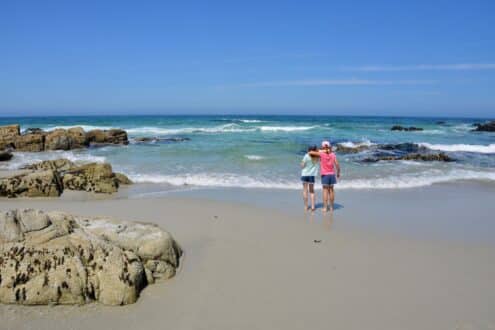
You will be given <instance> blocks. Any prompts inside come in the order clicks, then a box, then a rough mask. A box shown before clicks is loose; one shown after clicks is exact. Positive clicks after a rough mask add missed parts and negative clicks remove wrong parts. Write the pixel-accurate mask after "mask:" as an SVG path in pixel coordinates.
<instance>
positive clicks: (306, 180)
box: [301, 175, 315, 184]
mask: <svg viewBox="0 0 495 330" xmlns="http://www.w3.org/2000/svg"><path fill="white" fill-rule="evenodd" d="M301 181H302V182H303V183H311V184H313V183H315V177H314V176H313V175H311V176H302V177H301Z"/></svg>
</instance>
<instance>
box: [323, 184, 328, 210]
mask: <svg viewBox="0 0 495 330" xmlns="http://www.w3.org/2000/svg"><path fill="white" fill-rule="evenodd" d="M327 200H328V189H327V186H323V212H326V211H327Z"/></svg>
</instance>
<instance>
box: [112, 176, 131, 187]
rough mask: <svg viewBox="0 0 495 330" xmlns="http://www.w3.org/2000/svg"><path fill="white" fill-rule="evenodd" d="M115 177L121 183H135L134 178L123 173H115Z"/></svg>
mask: <svg viewBox="0 0 495 330" xmlns="http://www.w3.org/2000/svg"><path fill="white" fill-rule="evenodd" d="M115 178H116V179H117V181H118V183H119V185H130V184H133V182H132V180H131V179H129V178H128V177H127V176H126V175H124V174H122V173H115Z"/></svg>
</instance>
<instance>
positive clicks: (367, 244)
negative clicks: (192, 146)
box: [0, 190, 495, 330]
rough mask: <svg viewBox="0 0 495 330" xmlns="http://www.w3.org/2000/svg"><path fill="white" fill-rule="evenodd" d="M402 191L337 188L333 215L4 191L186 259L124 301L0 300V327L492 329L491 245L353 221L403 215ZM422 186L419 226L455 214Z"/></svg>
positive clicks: (494, 268)
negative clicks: (135, 226)
mask: <svg viewBox="0 0 495 330" xmlns="http://www.w3.org/2000/svg"><path fill="white" fill-rule="evenodd" d="M217 192H219V191H217ZM219 193H226V192H225V191H220V192H219ZM294 193H295V192H294ZM412 193H413V192H411V191H410V192H406V193H403V192H396V193H395V195H394V199H393V205H394V206H393V207H390V208H387V205H386V204H384V205H381V204H380V203H383V201H382V199H381V198H383V196H381V195H380V194H364V195H360V194H357V195H356V194H355V195H354V202H352V200H351V199H347V198H348V197H345V194H347V193H345V194H344V193H343V194H341V195H340V198H341V199H340V200H339V203H342V205H343V207H342V208H340V209H338V210H337V211H336V212H335V214H334V215H333V216H332V215H325V216H323V215H321V214H319V213H318V214H317V215H314V216H309V215H307V214H305V213H304V212H302V211H301V210H300V207H298V205H300V201H299V204H296V202H295V201H296V199H297V200H299V198H298V197H294V201H292V200H291V199H289V200H288V201H286V202H284V203H282V204H278V202H277V201H276V200H272V201H271V202H270V201H268V202H269V203H267V204H268V205H266V204H265V203H262V202H254V203H253V202H252V201H246V200H244V201H243V202H239V201H234V200H230V201H228V200H226V199H225V198H224V199H223V200H218V199H219V198H218V197H219V196H218V195H212V194H211V193H209V194H208V193H206V195H201V194H199V191H198V192H194V193H192V192H189V193H187V194H185V195H181V194H172V195H169V196H164V197H160V198H147V199H105V200H93V199H91V198H82V199H81V198H80V196H81V195H80V194H74V195H73V196H71V195H70V194H69V195H66V196H64V198H62V199H45V200H5V199H3V200H0V209H8V208H15V207H33V208H42V209H46V210H65V211H70V212H72V213H77V214H84V215H110V216H115V217H118V218H121V219H126V220H144V221H150V222H155V223H158V224H159V225H160V226H162V227H163V228H165V229H166V230H168V231H170V232H171V233H172V234H173V235H174V237H175V238H176V239H177V240H178V241H179V242H180V244H181V246H182V247H183V248H184V251H185V256H184V259H183V261H182V266H181V270H180V272H179V273H178V274H177V276H176V277H175V278H174V279H172V280H170V281H167V282H166V283H159V284H155V285H152V286H150V287H148V288H146V289H145V290H144V292H143V294H142V296H141V297H140V299H139V300H138V302H137V303H136V304H134V305H129V306H123V307H108V306H101V305H98V304H91V305H86V306H81V307H78V306H55V307H48V306H36V307H25V306H5V305H2V306H0V320H1V324H0V329H54V328H57V329H109V328H111V329H137V328H139V329H163V328H170V329H360V330H361V329H381V330H382V329H435V330H438V329H495V315H494V314H493V310H494V308H495V290H494V289H493V278H494V276H495V263H493V260H495V244H491V243H490V242H489V241H485V240H480V241H476V240H475V239H474V240H463V239H456V237H455V236H454V237H452V239H445V238H442V239H439V238H437V237H435V236H427V235H426V236H422V235H406V234H404V233H405V232H407V230H404V231H396V230H379V228H380V227H375V226H371V227H370V226H355V224H356V223H357V224H359V223H360V221H364V220H361V219H359V218H354V217H359V216H360V215H361V214H363V215H366V214H370V218H368V219H367V220H366V221H365V222H370V223H371V222H372V221H371V220H372V219H373V217H374V216H375V215H374V214H375V212H377V210H378V207H379V206H380V209H382V210H386V211H382V218H386V221H385V220H383V221H385V222H383V224H386V223H387V222H389V223H396V222H399V223H400V222H401V221H402V222H405V221H406V220H408V218H407V217H406V218H404V217H403V216H402V214H404V212H406V211H408V207H409V206H407V205H409V204H408V202H409V201H410V198H411V195H410V194H412ZM428 193H431V194H436V196H437V198H438V199H439V201H440V203H436V204H438V205H440V206H438V208H435V209H434V213H431V212H430V211H431V210H428V204H425V205H423V207H417V210H418V215H417V216H418V217H421V218H422V220H421V221H422V223H427V220H429V221H432V222H433V221H434V220H435V219H440V220H442V223H448V221H449V219H453V220H452V222H455V221H456V220H455V219H457V218H456V217H454V214H455V212H456V209H455V208H453V207H452V206H451V205H450V203H448V202H447V201H452V200H453V201H455V198H460V196H457V197H456V196H448V195H447V196H442V195H438V194H437V192H435V191H430V190H428ZM349 194H350V195H349V196H352V192H349ZM424 194H426V193H424ZM200 195H201V196H200ZM428 196H429V198H430V199H431V196H432V195H428V194H426V195H417V199H419V200H422V199H426V198H428ZM492 196H493V195H492ZM260 197H263V196H260ZM364 197H366V198H364ZM291 198H292V197H291ZM473 198H474V197H473ZM74 199H77V200H74ZM442 200H443V203H442ZM460 200H462V198H461V199H460ZM351 202H352V204H351ZM437 202H438V201H437ZM285 203H290V204H291V205H292V204H294V205H293V206H290V207H284V205H285ZM473 203H474V202H473ZM254 204H258V205H257V206H255V205H254ZM375 204H376V206H377V208H376V209H375V208H372V207H371V206H370V205H375ZM432 204H433V203H432ZM454 204H455V203H454ZM492 204H493V203H492ZM356 209H358V210H356ZM351 210H353V211H352V212H351ZM440 211H442V212H440ZM491 211H492V206H491V205H490V206H488V205H486V207H479V208H478V209H471V210H470V214H472V219H474V220H476V219H478V220H477V221H478V222H480V223H481V222H482V221H485V218H488V216H486V215H485V213H489V212H491ZM428 214H430V215H428ZM492 214H493V213H492ZM425 217H430V218H429V219H428V218H425ZM452 217H453V218H452ZM474 220H473V221H474ZM344 221H347V222H351V223H352V225H350V226H347V225H343V222H344ZM474 222H476V221H474ZM474 225H476V224H473V226H474ZM442 226H443V225H442ZM442 226H440V227H442ZM385 227H386V226H385ZM406 227H407V226H406ZM487 228H488V227H487Z"/></svg>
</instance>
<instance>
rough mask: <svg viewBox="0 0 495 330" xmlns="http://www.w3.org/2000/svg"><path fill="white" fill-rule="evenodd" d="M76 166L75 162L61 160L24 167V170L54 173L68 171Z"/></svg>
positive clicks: (45, 161) (46, 161)
mask: <svg viewBox="0 0 495 330" xmlns="http://www.w3.org/2000/svg"><path fill="white" fill-rule="evenodd" d="M75 166H76V164H74V162H72V161H70V160H68V159H65V158H61V159H55V160H44V161H42V162H39V163H35V164H30V165H26V166H24V167H22V169H27V170H35V171H45V170H52V171H57V172H61V171H68V170H70V169H71V168H73V167H75Z"/></svg>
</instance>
